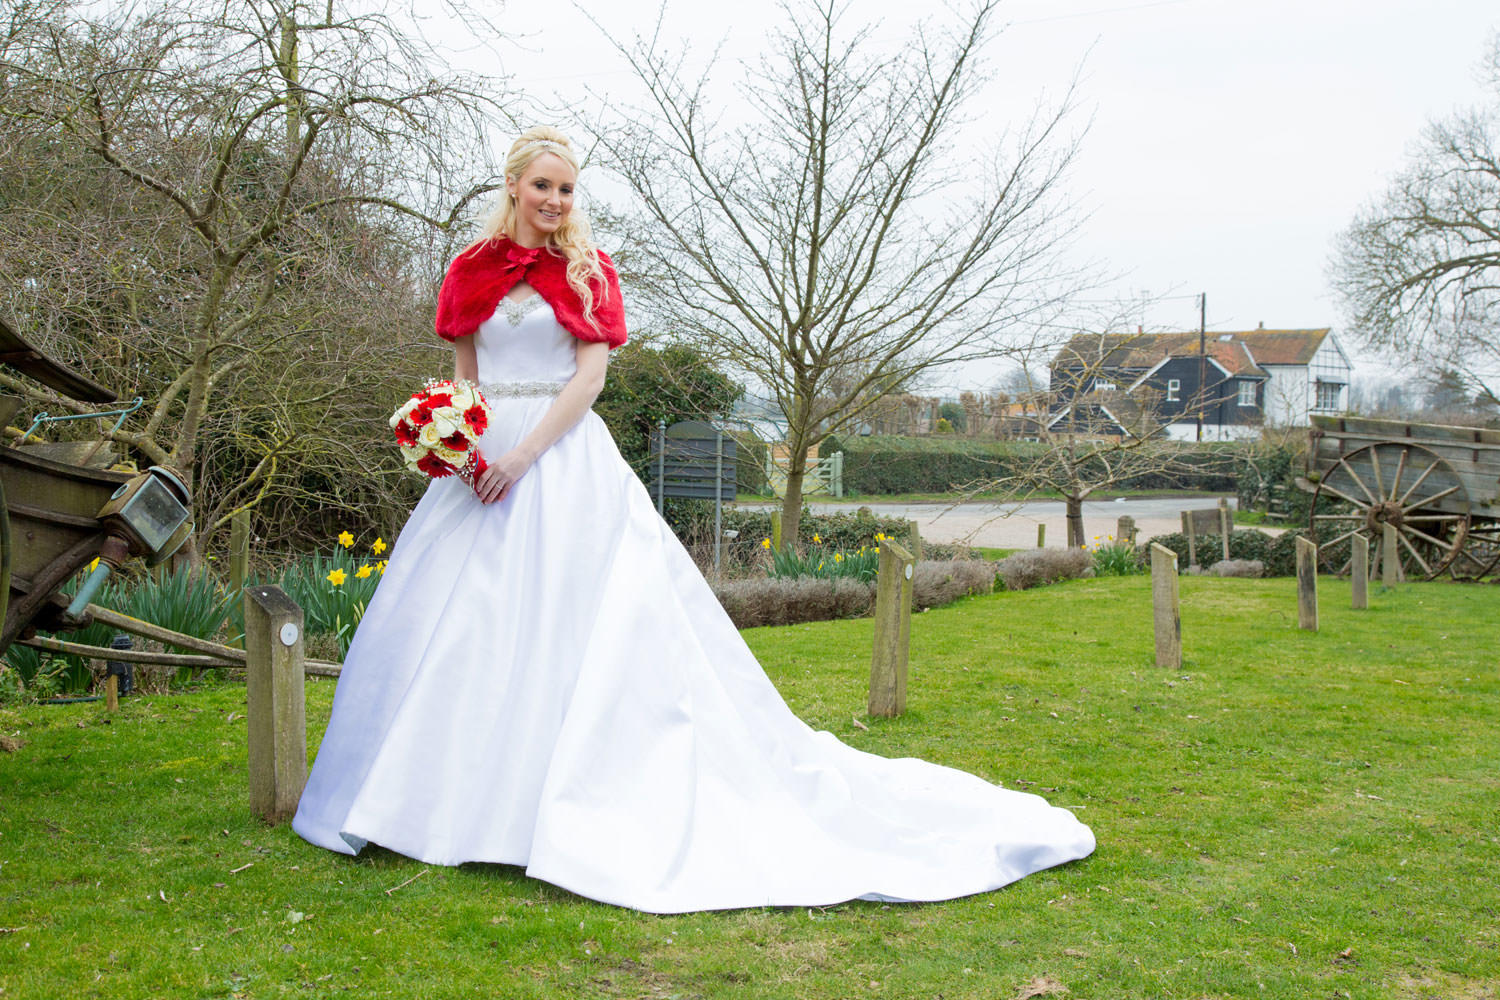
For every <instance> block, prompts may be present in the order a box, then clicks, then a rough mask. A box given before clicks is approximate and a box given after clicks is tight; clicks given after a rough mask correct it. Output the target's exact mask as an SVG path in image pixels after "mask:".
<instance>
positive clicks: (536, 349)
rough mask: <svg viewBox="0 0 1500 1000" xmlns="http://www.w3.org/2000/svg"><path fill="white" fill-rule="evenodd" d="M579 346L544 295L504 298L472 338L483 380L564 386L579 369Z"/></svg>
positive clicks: (489, 382) (486, 382)
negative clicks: (558, 384)
mask: <svg viewBox="0 0 1500 1000" xmlns="http://www.w3.org/2000/svg"><path fill="white" fill-rule="evenodd" d="M576 343H577V340H576V339H575V338H574V337H573V335H572V334H571V333H569V332H568V331H567V330H564V329H563V328H562V325H561V324H559V323H558V322H557V317H556V316H554V315H553V313H552V307H551V306H549V305H548V304H547V303H546V302H545V301H544V300H543V299H542V297H541V296H540V295H532V296H531V297H529V298H526V299H523V300H522V301H520V302H513V301H511V300H510V299H501V300H500V305H499V306H498V307H497V308H496V309H495V314H494V315H493V316H491V317H490V318H489V319H487V320H485V321H484V322H483V323H481V324H479V332H478V333H477V334H476V335H475V337H474V352H475V354H476V355H477V357H478V361H479V382H480V384H481V385H485V384H492V383H500V382H505V383H512V382H514V383H533V382H559V383H561V382H566V381H567V380H568V379H570V378H572V377H573V373H574V372H576V371H577V370H578V361H577V357H576V355H575V353H574V346H575V344H576Z"/></svg>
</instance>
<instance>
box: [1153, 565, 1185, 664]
mask: <svg viewBox="0 0 1500 1000" xmlns="http://www.w3.org/2000/svg"><path fill="white" fill-rule="evenodd" d="M1151 608H1152V611H1153V617H1154V618H1155V621H1156V665H1157V666H1158V667H1170V668H1171V669H1173V670H1177V669H1180V668H1181V667H1182V614H1181V612H1180V611H1179V609H1178V603H1177V553H1175V552H1173V551H1172V550H1171V549H1169V548H1167V547H1166V546H1165V545H1162V544H1160V543H1158V542H1152V543H1151Z"/></svg>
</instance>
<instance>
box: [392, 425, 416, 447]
mask: <svg viewBox="0 0 1500 1000" xmlns="http://www.w3.org/2000/svg"><path fill="white" fill-rule="evenodd" d="M396 443H397V444H404V445H406V446H408V447H410V446H411V445H414V444H416V443H417V431H416V428H414V427H412V425H411V424H409V423H407V422H406V421H405V420H403V421H401V422H400V423H399V424H397V425H396Z"/></svg>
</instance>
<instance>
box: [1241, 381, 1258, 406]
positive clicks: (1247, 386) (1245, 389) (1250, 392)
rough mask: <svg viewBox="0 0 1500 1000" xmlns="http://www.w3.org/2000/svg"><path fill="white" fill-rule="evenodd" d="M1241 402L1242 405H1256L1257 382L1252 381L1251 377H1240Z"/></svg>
mask: <svg viewBox="0 0 1500 1000" xmlns="http://www.w3.org/2000/svg"><path fill="white" fill-rule="evenodd" d="M1239 404H1240V405H1241V406H1254V405H1255V383H1254V382H1252V381H1251V380H1250V379H1247V378H1242V379H1240V398H1239Z"/></svg>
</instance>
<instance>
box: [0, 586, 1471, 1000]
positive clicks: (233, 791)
mask: <svg viewBox="0 0 1500 1000" xmlns="http://www.w3.org/2000/svg"><path fill="white" fill-rule="evenodd" d="M1321 587H1322V599H1323V608H1322V629H1321V631H1319V632H1318V633H1316V634H1314V633H1308V632H1303V631H1299V630H1298V629H1297V627H1296V605H1295V593H1294V583H1293V581H1291V580H1269V581H1249V580H1217V579H1202V578H1184V579H1183V580H1182V600H1183V610H1182V619H1183V633H1184V648H1185V663H1184V665H1183V667H1182V669H1181V670H1176V671H1166V670H1162V669H1158V668H1157V667H1155V666H1154V665H1153V663H1152V641H1151V621H1150V603H1149V602H1150V590H1149V581H1148V580H1147V579H1146V578H1144V577H1135V578H1126V579H1107V580H1092V581H1076V582H1073V583H1069V584H1063V585H1059V586H1054V587H1048V588H1043V589H1039V590H1034V591H1028V592H1024V593H1006V594H997V595H993V596H988V597H982V598H971V599H967V600H965V601H962V602H960V603H958V604H956V605H953V606H951V607H948V608H943V609H938V610H933V611H929V612H926V613H924V614H921V615H918V616H917V617H916V618H915V620H914V622H913V625H912V673H911V679H910V684H909V691H910V694H909V699H910V704H909V711H908V712H907V714H906V715H905V716H904V717H902V718H900V719H898V720H893V721H876V720H870V719H867V718H866V717H865V713H864V702H865V685H866V684H867V681H868V670H869V648H870V641H871V628H872V625H871V622H870V621H869V620H862V621H847V622H829V623H824V624H817V625H806V626H792V627H787V628H771V629H757V630H751V631H749V632H747V633H746V638H747V639H748V640H749V642H750V644H751V646H752V647H753V648H754V649H755V651H756V653H757V655H759V656H760V658H761V662H762V663H763V664H765V666H766V668H767V670H768V671H769V673H770V674H771V676H772V678H773V679H774V680H775V682H776V684H777V685H778V687H779V688H780V689H781V691H782V692H783V693H784V694H785V696H786V698H787V700H788V701H789V703H790V704H791V705H792V707H793V708H794V709H795V710H796V711H797V712H798V713H799V714H800V715H801V716H802V717H803V718H805V719H807V720H808V721H809V722H810V723H812V724H813V725H815V726H818V727H822V728H827V729H830V730H832V731H833V732H834V733H835V734H837V735H838V736H839V737H840V738H841V739H843V740H845V741H847V742H849V743H851V744H853V745H855V746H857V747H861V748H863V749H867V750H871V751H874V752H877V753H881V754H886V755H893V756H895V755H916V756H921V757H925V758H927V759H930V760H934V761H939V762H941V763H945V764H950V765H953V766H955V767H961V768H965V769H967V770H971V771H974V772H976V773H978V774H980V775H982V776H984V777H986V778H988V779H990V780H992V781H998V782H1003V783H1004V784H1005V785H1006V786H1007V787H1011V788H1021V789H1027V790H1031V791H1037V792H1040V793H1042V794H1045V795H1046V796H1047V797H1048V798H1049V799H1050V800H1052V801H1053V802H1055V803H1058V804H1060V805H1065V806H1069V807H1071V808H1074V809H1076V810H1077V811H1078V815H1079V816H1081V817H1082V818H1083V819H1084V820H1085V821H1086V822H1088V823H1089V824H1090V825H1091V826H1092V827H1093V828H1094V832H1095V834H1096V835H1097V837H1098V839H1099V849H1098V851H1097V852H1096V853H1095V854H1094V856H1092V857H1091V858H1089V859H1087V860H1085V861H1083V862H1079V863H1075V864H1071V865H1068V866H1066V867H1063V868H1060V869H1054V870H1051V871H1047V872H1043V873H1041V874H1038V875H1035V876H1032V877H1030V878H1027V879H1024V880H1022V881H1021V882H1019V883H1017V884H1015V885H1012V886H1009V887H1007V888H1005V889H1002V890H1000V891H998V892H993V893H988V894H985V895H981V896H976V897H971V898H967V899H961V900H955V901H951V902H946V903H935V904H925V905H891V906H887V905H882V904H879V903H865V902H855V903H846V904H842V905H838V906H830V907H827V908H824V909H819V908H814V909H807V908H805V907H804V908H795V909H760V910H748V911H731V912H722V913H708V914H691V915H686V916H672V917H660V916H651V915H646V914H640V913H634V912H631V911H627V910H621V909H616V908H613V907H609V906H603V905H599V904H595V903H591V902H588V901H586V900H583V899H580V898H578V897H575V896H573V895H571V894H569V893H567V892H563V891H561V890H558V889H554V888H552V887H549V886H547V885H545V884H542V883H540V882H536V881H533V880H531V879H528V878H526V877H525V875H524V874H522V872H521V871H520V870H518V869H515V868H510V867H503V866H491V865H467V866H464V867H462V868H459V869H442V868H433V867H430V866H426V865H422V864H419V863H417V862H413V861H410V860H407V859H405V858H402V857H399V856H396V855H393V854H390V853H387V852H382V851H370V852H367V854H366V855H365V856H364V857H361V858H358V859H349V858H346V857H343V856H339V855H334V854H331V853H329V852H325V851H322V850H319V849H316V848H313V847H310V846H309V845H307V844H305V843H303V842H302V841H301V840H300V839H298V838H297V837H296V836H295V835H294V834H293V833H292V832H291V830H290V828H288V827H279V828H275V829H271V828H267V827H265V826H263V825H261V824H260V823H258V822H257V821H255V820H253V819H252V818H251V817H250V816H249V813H248V808H247V804H246V803H247V792H246V778H245V719H244V711H245V696H244V688H243V687H242V686H240V685H236V684H230V683H225V684H222V685H216V686H212V687H210V688H208V689H205V690H202V691H199V692H195V693H191V694H185V695H179V696H174V697H144V698H139V699H134V700H130V701H127V702H126V703H125V704H124V706H123V707H122V708H121V710H120V711H119V712H118V713H117V714H116V715H114V716H113V717H109V716H107V715H106V714H105V713H104V711H103V710H102V707H101V706H99V705H78V706H71V707H42V706H33V707H26V708H22V709H10V710H5V709H0V733H3V734H4V735H6V736H9V737H13V738H16V739H19V740H20V741H22V743H23V745H22V746H21V747H20V748H19V749H18V750H16V751H14V752H11V753H0V998H3V1000H12V998H21V997H25V998H31V997H37V998H56V997H109V998H115V997H119V998H133V997H142V998H145V997H152V998H156V997H191V998H220V997H223V998H227V997H246V998H262V997H284V996H298V997H301V996H309V997H322V996H358V997H367V996H368V997H386V996H389V997H401V998H425V997H470V996H477V997H557V998H563V997H567V998H592V997H611V998H613V997H621V998H637V997H641V998H645V997H660V998H669V997H682V998H695V997H745V998H762V997H764V998H773V997H774V998H799V1000H800V998H842V997H920V998H939V997H941V998H943V1000H955V998H969V997H973V998H986V1000H990V998H999V1000H1007V998H1019V997H1029V996H1067V997H1100V998H1103V997H1132V998H1134V997H1182V998H1205V997H1214V998H1216V997H1266V998H1272V997H1275V998H1298V1000H1301V998H1307V997H1318V998H1325V997H1370V998H1376V997H1381V998H1383V997H1422V998H1449V997H1458V998H1469V997H1496V996H1497V995H1500V888H1497V884H1500V678H1497V674H1500V671H1497V666H1500V624H1497V620H1500V588H1496V587H1493V586H1464V585H1454V584H1446V585H1445V584H1413V585H1408V586H1403V587H1402V588H1400V589H1399V590H1396V591H1394V592H1389V593H1385V592H1378V591H1377V592H1375V593H1373V594H1372V603H1373V607H1372V608H1371V609H1370V610H1369V611H1365V612H1357V613H1356V612H1352V611H1350V610H1348V600H1349V589H1348V585H1347V584H1345V583H1341V582H1339V581H1336V580H1331V579H1326V578H1325V579H1324V580H1322V581H1321ZM332 691H333V684H332V682H310V683H309V687H308V714H309V730H310V743H311V744H313V745H315V744H316V741H317V738H318V736H319V735H320V734H321V732H322V729H323V726H324V724H325V722H326V720H327V713H328V708H329V703H330V699H331V695H332Z"/></svg>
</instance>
